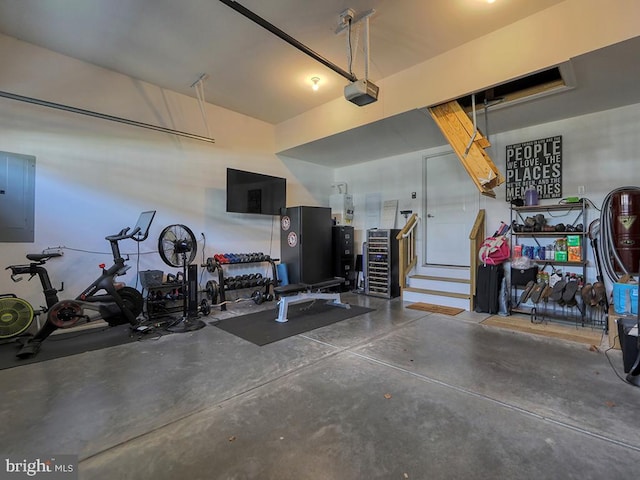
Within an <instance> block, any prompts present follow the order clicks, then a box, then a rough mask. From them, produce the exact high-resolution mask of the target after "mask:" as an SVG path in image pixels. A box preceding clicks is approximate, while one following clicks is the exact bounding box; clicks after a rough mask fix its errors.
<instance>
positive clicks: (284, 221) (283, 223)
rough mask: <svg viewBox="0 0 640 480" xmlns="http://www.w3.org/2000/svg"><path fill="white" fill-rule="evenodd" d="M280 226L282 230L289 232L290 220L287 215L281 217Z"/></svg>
mask: <svg viewBox="0 0 640 480" xmlns="http://www.w3.org/2000/svg"><path fill="white" fill-rule="evenodd" d="M280 225H281V226H282V230H284V231H287V230H289V228H290V227H291V219H290V218H289V217H288V216H287V215H285V216H284V217H282V220H280Z"/></svg>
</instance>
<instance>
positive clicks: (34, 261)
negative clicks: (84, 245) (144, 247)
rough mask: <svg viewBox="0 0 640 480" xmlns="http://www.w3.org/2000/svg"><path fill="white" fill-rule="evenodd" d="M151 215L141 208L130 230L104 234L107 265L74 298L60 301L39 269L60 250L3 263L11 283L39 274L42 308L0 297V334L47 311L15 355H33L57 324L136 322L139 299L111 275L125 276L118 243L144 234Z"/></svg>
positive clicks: (20, 327) (21, 328)
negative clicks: (18, 262) (108, 255)
mask: <svg viewBox="0 0 640 480" xmlns="http://www.w3.org/2000/svg"><path fill="white" fill-rule="evenodd" d="M155 213H156V212H155V210H151V211H146V212H142V213H141V214H140V217H139V218H138V221H137V223H136V225H135V227H134V228H133V230H131V229H130V228H129V227H126V228H123V229H122V230H120V232H118V233H116V234H115V235H109V236H107V237H105V239H106V240H107V241H108V242H109V244H110V245H111V253H112V254H113V265H111V266H110V267H109V268H106V265H101V268H102V274H101V275H100V276H99V277H98V278H97V279H96V280H95V281H94V282H93V283H91V285H89V286H88V287H87V288H85V289H84V290H83V291H82V293H80V294H79V295H78V296H77V297H75V298H74V299H73V300H59V298H58V292H60V291H62V289H63V287H61V288H60V290H57V289H56V288H54V287H53V285H52V284H51V280H50V278H49V274H48V272H47V269H46V268H45V267H44V265H45V264H46V263H47V261H49V260H50V259H52V258H56V257H60V256H62V253H59V252H55V253H30V254H28V255H27V259H28V260H30V261H31V263H29V264H27V265H10V266H9V267H7V270H11V279H12V280H13V281H14V282H18V281H20V280H21V279H22V278H21V276H22V275H29V276H30V278H32V277H34V276H36V275H37V276H38V278H39V279H40V283H41V285H42V293H43V295H44V297H45V302H46V307H42V308H41V309H40V310H34V309H33V307H32V306H31V304H29V302H27V301H26V300H24V299H21V298H19V297H16V296H15V295H4V296H2V298H0V338H8V337H12V336H17V335H20V334H21V333H23V332H25V331H26V330H27V329H28V327H29V326H30V325H31V323H32V322H33V318H34V316H35V315H39V314H45V313H46V321H45V323H44V325H43V326H42V327H41V328H40V329H39V330H38V332H37V333H36V334H35V335H34V336H33V337H30V338H27V339H26V341H24V342H23V343H22V347H21V349H20V350H19V352H18V353H17V356H18V357H20V358H28V357H32V356H34V355H36V354H37V353H38V351H39V350H40V347H41V346H42V342H43V341H44V340H46V338H47V337H48V336H49V335H51V333H53V332H54V331H55V330H57V329H58V328H70V327H72V326H74V325H76V324H78V323H79V322H92V321H95V320H104V321H106V322H107V323H108V324H109V326H115V325H122V324H125V323H129V324H130V325H132V326H135V325H136V324H137V323H138V316H139V315H140V314H141V313H142V310H143V305H144V299H143V297H142V294H141V293H140V292H139V291H138V290H136V289H135V288H132V287H127V286H125V285H124V284H123V283H120V282H117V281H116V277H118V276H120V275H124V274H125V273H126V272H127V270H128V269H129V268H130V267H129V266H128V265H126V264H125V259H124V258H123V257H122V255H121V253H120V247H119V245H118V242H120V241H121V240H127V239H132V240H135V241H136V242H142V241H143V240H145V239H146V238H147V236H148V235H149V227H150V226H151V222H152V221H153V217H154V216H155ZM130 230H131V231H130Z"/></svg>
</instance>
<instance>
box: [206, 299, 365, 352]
mask: <svg viewBox="0 0 640 480" xmlns="http://www.w3.org/2000/svg"><path fill="white" fill-rule="evenodd" d="M371 311H373V309H371V308H365V307H361V306H359V305H351V308H342V307H338V306H335V305H330V304H327V302H326V300H317V301H315V302H313V301H310V302H305V303H299V304H294V305H290V306H289V311H288V315H287V318H288V319H289V321H288V322H284V323H280V322H276V318H278V309H277V308H276V309H273V310H264V311H261V312H256V313H250V314H249V315H243V316H241V317H230V318H225V319H223V320H218V321H215V322H211V325H213V326H215V327H218V328H220V329H222V330H224V331H226V332H229V333H231V334H233V335H235V336H237V337H240V338H242V339H244V340H247V341H249V342H251V343H255V344H256V345H259V346H263V345H267V344H269V343H272V342H277V341H278V340H283V339H285V338H288V337H292V336H293V335H298V334H300V333H305V332H309V331H311V330H315V329H316V328H320V327H324V326H326V325H331V324H332V323H336V322H340V321H342V320H346V319H347V318H352V317H356V316H358V315H362V314H363V313H367V312H371Z"/></svg>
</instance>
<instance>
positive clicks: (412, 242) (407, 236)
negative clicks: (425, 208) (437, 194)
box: [396, 213, 418, 288]
mask: <svg viewBox="0 0 640 480" xmlns="http://www.w3.org/2000/svg"><path fill="white" fill-rule="evenodd" d="M417 225H418V214H417V213H414V214H413V215H411V216H410V217H409V219H408V220H407V223H406V224H405V226H404V227H403V228H402V230H400V232H398V235H396V240H398V262H399V263H400V271H399V277H400V287H401V288H406V286H407V276H408V275H409V272H410V271H411V269H412V268H413V267H415V266H416V264H417V263H418V253H417V251H416V226H417Z"/></svg>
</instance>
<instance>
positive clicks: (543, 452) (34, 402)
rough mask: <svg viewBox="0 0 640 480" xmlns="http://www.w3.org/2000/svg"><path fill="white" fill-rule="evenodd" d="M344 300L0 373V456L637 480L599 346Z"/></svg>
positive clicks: (621, 404) (94, 466) (634, 441)
mask: <svg viewBox="0 0 640 480" xmlns="http://www.w3.org/2000/svg"><path fill="white" fill-rule="evenodd" d="M343 300H345V301H348V302H349V303H352V304H360V305H363V306H368V307H372V308H375V309H376V310H375V311H373V312H371V313H368V314H365V315H361V316H359V317H354V318H351V319H348V320H344V321H342V322H339V323H337V324H333V325H330V326H327V327H324V328H322V329H318V330H315V331H312V332H309V333H307V334H304V335H299V336H297V337H292V338H288V339H286V340H283V341H280V342H276V343H273V344H270V345H266V346H264V347H257V346H255V345H253V344H251V343H248V342H246V341H244V340H241V339H240V338H237V337H235V336H233V335H231V334H229V333H226V332H224V331H222V330H220V329H218V328H215V327H213V326H207V327H206V328H204V329H202V330H199V331H196V332H192V333H187V334H175V335H168V336H164V337H162V338H160V339H158V340H145V341H142V342H138V343H134V344H127V345H122V346H119V347H113V348H109V349H104V350H100V351H94V352H88V353H84V354H81V355H77V356H74V357H67V358H61V359H57V360H52V361H48V362H42V363H37V364H33V365H26V366H22V367H18V368H13V369H9V370H3V371H0V385H2V402H0V413H1V423H0V425H1V426H0V428H1V429H2V432H3V433H2V435H0V452H2V453H4V454H11V455H13V454H15V455H25V454H27V453H35V454H45V453H47V454H76V455H79V458H80V464H79V473H80V478H81V479H109V480H112V479H154V480H155V479H158V480H160V479H176V478H180V479H182V478H185V479H190V480H194V479H274V480H275V479H277V480H286V479H296V480H300V479H310V480H315V479H323V480H326V479H340V480H345V479H366V480H371V479H385V480H386V479H400V480H402V479H407V478H408V479H457V478H460V479H462V478H464V479H521V478H522V479H551V478H558V479H560V478H561V479H572V478H575V479H580V480H585V479H591V478H594V479H595V478H597V479H635V478H638V475H639V472H640V470H639V468H640V466H639V465H640V389H639V388H635V387H632V386H630V385H628V384H626V383H624V382H623V381H621V380H620V379H619V378H618V377H617V376H616V375H615V373H614V371H613V370H612V368H611V366H610V365H609V363H608V361H607V358H606V357H605V355H604V353H603V352H602V351H599V352H594V351H590V350H589V348H588V347H586V346H584V345H581V344H576V343H571V342H566V341H562V340H555V339H547V338H544V337H538V336H533V335H529V334H525V333H517V332H511V331H507V330H502V329H497V328H495V327H488V326H484V325H481V324H480V322H481V321H482V320H483V319H484V318H485V317H486V315H482V314H476V313H472V312H464V313H462V314H460V315H459V316H457V317H448V316H443V315H437V314H429V313H426V312H421V311H417V310H410V309H406V308H404V306H403V304H402V301H401V300H400V299H394V300H391V301H389V300H384V299H379V298H374V297H366V296H362V295H355V294H343ZM263 307H269V308H275V305H274V304H273V303H270V304H265V305H264V306H263ZM255 308H258V307H256V306H255V305H253V304H252V303H245V304H236V305H233V306H231V307H230V309H229V311H228V312H219V311H213V312H212V314H211V316H210V317H209V318H208V319H206V321H207V322H208V321H211V320H213V319H214V318H216V317H217V318H222V317H226V316H230V315H237V314H242V313H245V312H247V311H248V310H251V309H255ZM609 356H610V358H611V359H612V362H613V365H614V366H615V368H616V369H617V370H618V372H619V373H622V356H621V354H620V352H619V351H610V352H609Z"/></svg>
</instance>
